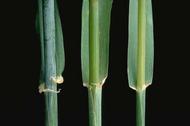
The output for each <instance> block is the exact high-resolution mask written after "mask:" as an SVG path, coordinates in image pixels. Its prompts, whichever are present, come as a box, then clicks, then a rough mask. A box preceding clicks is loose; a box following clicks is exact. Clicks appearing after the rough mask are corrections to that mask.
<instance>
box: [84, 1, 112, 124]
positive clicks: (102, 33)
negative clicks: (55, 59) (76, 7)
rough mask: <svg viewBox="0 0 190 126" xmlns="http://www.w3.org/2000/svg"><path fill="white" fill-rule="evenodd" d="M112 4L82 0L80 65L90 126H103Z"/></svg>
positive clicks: (110, 2) (109, 2)
mask: <svg viewBox="0 0 190 126" xmlns="http://www.w3.org/2000/svg"><path fill="white" fill-rule="evenodd" d="M111 7H112V0H83V7H82V38H81V39H82V40H81V41H82V42H81V61H82V77H83V85H84V86H85V87H87V88H88V97H89V123H90V126H101V100H102V99H101V97H102V86H103V84H104V82H105V80H106V78H107V76H108V58H109V29H110V16H111Z"/></svg>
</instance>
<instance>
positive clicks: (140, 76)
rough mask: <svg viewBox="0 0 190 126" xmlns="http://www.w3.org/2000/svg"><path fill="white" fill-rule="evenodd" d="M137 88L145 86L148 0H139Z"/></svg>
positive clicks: (140, 88)
mask: <svg viewBox="0 0 190 126" xmlns="http://www.w3.org/2000/svg"><path fill="white" fill-rule="evenodd" d="M138 1H139V4H138V52H137V55H138V56H137V90H138V91H141V90H143V88H144V86H145V41H146V39H145V36H146V0H138Z"/></svg>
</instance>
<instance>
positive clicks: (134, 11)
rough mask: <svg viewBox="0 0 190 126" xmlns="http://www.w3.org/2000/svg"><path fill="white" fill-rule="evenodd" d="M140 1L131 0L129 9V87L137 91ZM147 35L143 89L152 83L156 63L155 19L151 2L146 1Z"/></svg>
mask: <svg viewBox="0 0 190 126" xmlns="http://www.w3.org/2000/svg"><path fill="white" fill-rule="evenodd" d="M138 4H139V2H138V0H130V7H129V43H128V80H129V86H130V87H131V88H132V89H135V90H137V87H138V85H137V75H138V46H139V45H138ZM145 11H146V13H145V20H146V27H145V30H146V35H145V49H144V50H145V59H144V60H145V66H144V67H145V77H144V79H145V83H144V84H143V86H142V88H145V87H147V86H148V85H150V84H151V83H152V79H153V61H154V47H153V46H154V44H153V42H154V39H153V17H152V3H151V0H146V10H145Z"/></svg>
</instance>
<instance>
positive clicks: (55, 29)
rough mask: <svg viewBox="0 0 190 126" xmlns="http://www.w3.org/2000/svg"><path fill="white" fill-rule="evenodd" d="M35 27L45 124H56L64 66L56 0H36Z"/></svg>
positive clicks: (54, 125)
mask: <svg viewBox="0 0 190 126" xmlns="http://www.w3.org/2000/svg"><path fill="white" fill-rule="evenodd" d="M36 29H37V32H38V33H39V34H40V42H41V72H40V86H39V92H40V93H44V95H45V105H46V106H45V113H46V115H45V120H46V123H45V124H46V126H58V105H57V93H59V90H57V84H60V83H63V77H62V72H63V70H64V66H65V56H64V46H63V35H62V28H61V19H60V16H59V10H58V4H57V1H56V0H38V12H37V16H36Z"/></svg>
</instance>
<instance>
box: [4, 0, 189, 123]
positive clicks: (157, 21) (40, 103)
mask: <svg viewBox="0 0 190 126" xmlns="http://www.w3.org/2000/svg"><path fill="white" fill-rule="evenodd" d="M2 2H3V1H2ZM2 2H1V4H0V6H1V15H0V16H1V17H0V20H1V28H0V29H1V40H0V41H1V45H0V47H1V50H0V51H1V52H0V54H1V60H0V62H1V64H2V65H1V66H0V67H1V71H0V73H1V77H0V78H1V81H0V98H1V99H0V101H1V102H0V117H1V118H0V125H2V126H12V125H18V126H44V98H43V95H41V94H39V93H38V79H39V69H40V44H39V40H38V36H37V34H36V32H35V14H36V9H37V0H18V1H7V3H6V2H5V1H4V3H2ZM187 5H188V4H187V3H184V1H182V2H181V1H167V0H153V12H154V32H155V65H154V81H153V84H152V85H151V86H150V87H149V88H148V89H147V108H146V111H147V113H146V123H147V126H170V125H173V126H189V125H190V122H189V116H188V115H189V113H190V108H189V106H190V104H189V100H190V98H189V81H188V80H189V66H188V65H189V54H188V53H189V46H188V43H189V42H190V41H189V40H190V39H189V25H188V22H189V21H188V16H189V14H188V7H187ZM81 6H82V0H60V11H61V12H60V13H61V18H62V24H63V31H64V40H65V43H64V44H65V53H66V67H65V71H64V73H63V75H64V78H65V82H64V84H63V85H61V86H60V88H62V92H61V93H60V94H58V96H59V126H76V125H81V126H87V125H88V102H87V90H86V88H84V87H83V86H82V79H81V69H80V34H81V32H80V31H81ZM127 29H128V0H114V2H113V9H112V20H111V31H110V32H111V33H110V34H111V37H110V39H111V40H110V64H109V77H108V79H107V81H106V83H105V85H104V87H103V110H102V111H103V120H102V121H103V122H102V123H103V126H117V125H119V126H125V125H126V126H127V125H128V126H135V92H134V91H133V90H132V89H130V88H129V87H128V80H127V40H128V31H127Z"/></svg>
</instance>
